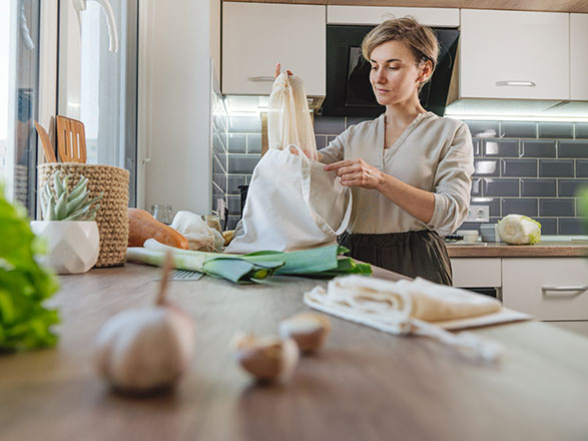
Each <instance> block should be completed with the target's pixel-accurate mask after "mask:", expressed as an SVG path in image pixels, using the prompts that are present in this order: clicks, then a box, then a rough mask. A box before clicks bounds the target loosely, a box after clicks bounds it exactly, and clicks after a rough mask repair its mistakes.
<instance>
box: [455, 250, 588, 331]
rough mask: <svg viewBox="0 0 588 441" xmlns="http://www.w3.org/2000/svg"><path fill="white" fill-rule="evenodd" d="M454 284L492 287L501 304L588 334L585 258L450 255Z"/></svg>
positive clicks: (553, 323)
mask: <svg viewBox="0 0 588 441" xmlns="http://www.w3.org/2000/svg"><path fill="white" fill-rule="evenodd" d="M451 263H452V267H453V279H454V286H457V287H460V288H466V289H467V288H479V287H494V288H498V292H499V295H498V297H499V298H500V299H501V300H502V302H503V304H504V306H506V307H507V308H510V309H514V310H517V311H522V312H526V313H528V314H531V315H533V316H534V317H536V318H537V319H538V320H541V321H545V322H549V323H550V324H552V325H555V326H558V327H560V328H563V329H567V330H570V331H573V332H578V333H581V334H584V335H587V336H588V259H587V258H584V257H558V258H546V257H536V258H510V257H509V258H453V259H451Z"/></svg>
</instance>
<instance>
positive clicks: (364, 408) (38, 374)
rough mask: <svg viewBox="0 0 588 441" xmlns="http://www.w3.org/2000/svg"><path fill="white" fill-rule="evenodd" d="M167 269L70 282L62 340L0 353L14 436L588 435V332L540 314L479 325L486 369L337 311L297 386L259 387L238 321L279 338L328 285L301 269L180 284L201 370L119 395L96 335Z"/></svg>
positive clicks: (132, 269)
mask: <svg viewBox="0 0 588 441" xmlns="http://www.w3.org/2000/svg"><path fill="white" fill-rule="evenodd" d="M377 274H378V275H380V276H384V277H388V278H390V279H395V278H397V276H396V275H395V274H394V273H389V272H383V271H379V272H378V273H377ZM157 275H158V270H157V269H156V268H152V267H147V266H140V265H133V264H127V265H126V266H125V267H120V268H109V269H94V270H92V271H90V272H89V273H87V274H84V275H77V276H64V277H62V278H61V280H62V290H61V291H60V293H59V294H58V295H57V296H56V297H55V298H53V299H52V300H51V302H50V304H51V305H52V306H56V307H59V309H60V311H61V317H62V324H61V325H60V326H59V327H58V333H59V334H60V336H61V338H60V343H59V345H58V346H57V348H55V349H48V350H41V351H34V352H26V353H18V354H10V355H3V356H2V357H1V358H0V408H1V409H2V411H1V412H0V438H1V439H2V440H6V441H9V440H35V439H43V440H44V441H49V440H84V441H87V440H98V439H100V440H104V439H108V440H134V439H140V440H143V441H148V440H158V441H159V440H184V439H185V440H206V441H214V440H222V441H231V440H251V441H263V440H296V441H299V440H338V441H339V440H340V441H345V440H380V439H381V440H389V439H399V440H400V439H401V440H407V441H410V440H435V441H443V440H451V441H454V440H474V439H475V440H496V439H519V440H534V441H539V440H550V441H551V440H586V439H588V418H586V414H585V411H586V409H587V408H588V339H586V338H584V337H581V336H576V335H574V334H571V333H568V332H566V331H563V330H560V329H557V328H554V327H552V326H549V325H547V324H544V323H538V322H524V323H517V324H509V325H502V326H495V327H490V328H484V329H479V330H475V331H473V332H474V333H475V334H476V335H479V336H483V337H486V338H488V339H492V340H494V341H497V342H500V343H501V344H502V345H503V347H504V355H503V358H502V360H501V362H500V363H499V364H497V365H486V364H482V363H479V362H475V361H472V360H468V359H466V358H463V357H462V356H459V355H457V354H456V353H454V352H453V351H452V350H451V349H450V348H448V347H446V346H444V345H442V344H440V343H437V342H435V341H431V340H428V339H426V338H419V337H409V338H403V337H397V336H392V335H389V334H385V333H382V332H378V331H376V330H373V329H371V328H367V327H363V326H360V325H357V324H354V323H351V322H347V321H344V320H340V319H337V318H331V320H332V333H331V336H330V338H329V340H328V341H327V346H326V348H325V349H324V351H323V352H322V353H320V354H319V355H317V356H313V357H304V358H302V359H301V362H300V364H299V366H298V368H297V371H296V372H295V375H294V378H293V379H292V381H291V382H290V383H289V384H288V385H286V386H264V387H259V386H254V385H253V383H252V382H251V380H250V378H249V377H248V376H247V375H246V374H245V373H244V372H242V371H241V370H240V369H239V368H238V366H237V364H236V362H235V361H234V360H233V359H232V353H231V350H230V348H229V345H230V341H231V339H232V337H233V336H234V334H235V332H236V331H238V330H242V331H255V332H256V333H259V334H261V335H263V334H275V333H276V331H277V324H278V322H279V321H280V320H281V319H283V318H285V317H288V316H290V315H292V314H294V313H296V312H299V311H301V310H304V309H306V307H305V306H304V305H303V303H302V293H303V292H305V291H306V290H308V289H310V288H312V287H313V286H315V285H316V284H317V283H325V282H318V281H316V280H309V279H301V278H274V279H273V280H271V281H268V282H266V283H264V284H260V285H248V286H244V285H233V284H231V283H229V282H226V281H224V280H217V279H212V278H209V277H204V278H203V279H201V280H200V281H197V282H194V281H192V282H185V281H184V282H171V283H170V290H169V297H170V299H171V300H173V301H175V302H176V303H177V304H179V305H181V306H182V307H183V308H184V309H186V310H187V311H188V312H189V313H190V314H191V315H192V316H193V317H194V318H195V321H196V326H197V327H196V333H197V342H196V345H197V348H196V358H195V360H194V362H193V363H192V366H191V371H190V372H189V373H188V375H186V378H184V380H183V381H182V382H181V384H180V385H179V387H178V388H177V390H176V391H175V393H172V394H170V395H161V396H155V397H152V398H149V399H138V398H129V397H125V396H120V395H117V394H115V393H113V392H112V391H111V390H110V389H109V387H108V386H107V385H106V384H105V383H103V382H102V381H101V380H100V379H99V378H98V377H97V376H96V375H95V373H94V371H93V367H92V363H91V357H92V353H93V349H92V343H93V340H94V338H95V335H96V332H97V330H98V329H99V327H100V326H101V324H102V323H103V322H104V321H105V320H106V319H107V318H109V317H111V316H112V315H113V314H115V313H117V312H119V311H122V310H124V309H127V308H131V307H139V306H145V305H148V304H151V303H152V302H153V300H154V298H155V293H156V288H157V284H158V282H156V281H154V278H155V277H157Z"/></svg>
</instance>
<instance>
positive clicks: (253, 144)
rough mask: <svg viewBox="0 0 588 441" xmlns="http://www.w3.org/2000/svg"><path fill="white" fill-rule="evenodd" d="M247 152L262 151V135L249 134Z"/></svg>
mask: <svg viewBox="0 0 588 441" xmlns="http://www.w3.org/2000/svg"><path fill="white" fill-rule="evenodd" d="M247 153H254V154H255V153H261V135H260V134H253V133H251V134H249V135H247Z"/></svg>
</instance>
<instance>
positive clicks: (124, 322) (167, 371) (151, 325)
mask: <svg viewBox="0 0 588 441" xmlns="http://www.w3.org/2000/svg"><path fill="white" fill-rule="evenodd" d="M168 257H169V259H167V260H166V268H168V267H170V268H171V265H170V263H169V262H171V254H170V255H169V256H168ZM168 261H169V262H168ZM167 274H169V269H166V270H164V277H163V278H162V284H161V288H160V293H159V297H158V301H157V304H156V305H155V306H153V307H150V308H143V309H132V310H128V311H123V312H121V313H119V314H117V315H115V316H113V317H111V318H110V319H109V320H108V321H107V322H106V323H104V325H103V326H102V328H101V329H100V331H99V333H98V336H97V338H96V352H95V363H96V368H97V370H98V372H99V373H100V374H101V375H102V376H103V377H104V378H105V379H106V380H108V381H109V382H110V383H111V384H112V385H113V386H114V388H115V389H117V390H121V391H124V392H131V393H144V392H149V391H153V390H159V389H164V388H169V387H171V386H173V385H174V384H175V383H176V382H177V380H178V379H179V378H180V377H181V376H182V374H183V373H184V372H185V371H186V370H187V369H188V367H189V364H190V361H191V359H192V356H193V353H194V323H193V321H192V319H191V318H190V317H189V316H188V315H187V314H186V313H185V312H183V311H182V310H180V309H179V308H177V307H176V306H174V305H172V304H170V303H169V302H167V301H166V300H165V288H166V286H167V283H166V282H167Z"/></svg>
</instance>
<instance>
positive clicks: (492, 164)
mask: <svg viewBox="0 0 588 441" xmlns="http://www.w3.org/2000/svg"><path fill="white" fill-rule="evenodd" d="M474 168H475V171H474V175H475V176H500V162H499V160H498V159H475V160H474Z"/></svg>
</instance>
